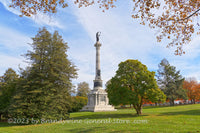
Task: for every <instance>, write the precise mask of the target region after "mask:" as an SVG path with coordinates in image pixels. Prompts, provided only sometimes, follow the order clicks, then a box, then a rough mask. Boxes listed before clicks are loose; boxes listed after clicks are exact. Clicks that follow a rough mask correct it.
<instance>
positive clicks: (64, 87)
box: [10, 28, 77, 119]
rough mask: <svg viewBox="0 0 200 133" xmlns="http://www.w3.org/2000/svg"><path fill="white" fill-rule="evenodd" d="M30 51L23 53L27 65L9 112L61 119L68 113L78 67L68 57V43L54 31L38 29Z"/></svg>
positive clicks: (17, 114) (16, 114) (18, 114)
mask: <svg viewBox="0 0 200 133" xmlns="http://www.w3.org/2000/svg"><path fill="white" fill-rule="evenodd" d="M32 40H33V43H32V44H31V46H32V48H33V51H28V52H27V54H26V55H25V56H26V57H27V59H29V60H30V64H31V65H30V66H31V67H29V68H27V69H26V70H25V71H22V78H23V79H22V80H21V82H20V84H21V85H20V88H19V89H18V93H17V95H16V96H15V97H14V99H13V104H12V106H11V109H10V110H11V111H10V113H11V114H13V115H15V116H18V117H21V116H23V117H24V116H26V117H28V118H32V117H34V118H46V119H47V118H51V119H60V118H66V117H68V116H69V114H68V111H69V110H70V103H71V102H70V99H71V97H70V92H71V89H72V83H71V80H72V79H73V78H76V77H77V72H76V71H77V69H76V67H75V66H74V65H73V63H72V62H71V61H70V60H69V59H68V58H67V54H66V52H67V49H68V46H67V43H65V42H64V41H63V39H62V37H61V36H60V35H59V34H58V32H57V31H55V32H54V33H53V34H51V33H50V32H49V31H47V29H46V28H43V29H40V30H39V32H38V33H37V35H36V36H35V37H34V38H32Z"/></svg>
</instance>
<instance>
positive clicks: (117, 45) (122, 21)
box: [0, 0, 200, 88]
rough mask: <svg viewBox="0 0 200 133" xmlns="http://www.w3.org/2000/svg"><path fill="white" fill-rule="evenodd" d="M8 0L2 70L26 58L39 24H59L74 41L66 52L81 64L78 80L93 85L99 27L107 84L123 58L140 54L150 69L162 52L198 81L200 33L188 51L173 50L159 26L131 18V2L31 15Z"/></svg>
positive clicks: (4, 2)
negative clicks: (160, 38) (108, 7)
mask: <svg viewBox="0 0 200 133" xmlns="http://www.w3.org/2000/svg"><path fill="white" fill-rule="evenodd" d="M8 5H9V3H8V0H0V75H3V73H4V72H5V70H6V69H7V68H9V67H11V68H13V69H14V70H16V71H18V68H19V66H20V67H23V68H25V66H27V64H26V63H25V62H24V61H25V58H24V57H23V56H21V55H23V54H25V53H26V52H27V50H31V47H30V46H29V45H28V43H31V37H34V36H35V35H36V34H37V31H38V30H39V28H42V27H44V26H45V27H47V29H48V30H49V31H50V32H54V31H55V30H57V31H58V32H59V34H60V35H62V37H63V39H64V40H65V41H66V42H68V46H69V47H70V48H69V50H68V52H67V54H68V55H69V59H70V60H71V61H72V62H73V63H74V64H75V65H76V66H77V68H78V69H79V71H78V78H77V79H75V80H73V83H74V84H75V85H76V84H77V83H79V82H83V81H86V82H88V83H89V84H90V88H92V87H93V79H94V77H95V75H94V74H95V47H94V43H95V40H96V38H95V34H96V32H97V31H101V37H100V42H101V43H102V47H101V69H102V79H103V81H104V84H105V83H106V81H108V80H109V79H110V78H111V77H112V76H114V75H115V71H116V70H117V68H118V64H119V63H120V62H121V61H125V60H127V59H138V60H139V61H141V62H142V63H143V64H145V65H146V66H147V67H148V69H149V70H150V71H157V69H158V64H159V63H160V61H161V60H162V59H163V58H166V59H167V60H168V61H169V63H170V64H171V65H173V66H175V67H176V68H177V70H180V71H181V74H182V75H183V76H184V77H195V78H196V79H197V80H198V81H200V69H199V68H200V62H199V60H200V56H199V55H200V45H199V44H200V39H199V37H194V38H193V39H192V41H191V43H190V44H187V45H186V46H185V47H184V50H185V51H186V54H185V55H182V56H175V55H174V48H170V49H168V48H166V45H167V43H168V42H167V41H164V42H161V43H157V41H156V35H157V33H156V31H155V30H153V29H150V28H149V27H148V26H142V25H140V24H139V22H138V21H136V20H133V19H132V18H131V13H132V3H131V1H130V2H127V1H119V2H117V8H114V9H111V10H109V11H106V12H105V13H103V12H102V11H101V9H98V8H97V7H98V6H97V5H93V6H91V7H87V8H77V6H76V5H74V4H72V3H69V7H67V8H65V9H59V11H58V13H57V14H54V15H50V16H49V15H48V14H42V13H39V14H38V15H37V16H33V17H31V18H28V17H19V14H20V13H19V11H18V10H16V9H11V8H9V7H8Z"/></svg>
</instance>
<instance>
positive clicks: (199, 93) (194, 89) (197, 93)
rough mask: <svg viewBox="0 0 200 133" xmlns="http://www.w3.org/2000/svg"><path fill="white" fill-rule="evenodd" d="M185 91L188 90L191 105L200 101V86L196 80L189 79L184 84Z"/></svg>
mask: <svg viewBox="0 0 200 133" xmlns="http://www.w3.org/2000/svg"><path fill="white" fill-rule="evenodd" d="M183 89H185V90H186V92H187V96H188V98H189V99H190V100H191V103H193V104H195V102H196V101H197V100H199V99H200V84H199V83H198V82H197V81H196V80H195V79H194V78H188V79H186V80H185V81H184V82H183Z"/></svg>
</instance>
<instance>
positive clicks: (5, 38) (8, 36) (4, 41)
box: [0, 25, 32, 50]
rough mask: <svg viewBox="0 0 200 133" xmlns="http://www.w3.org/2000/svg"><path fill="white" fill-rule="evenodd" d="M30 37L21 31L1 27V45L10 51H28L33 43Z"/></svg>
mask: <svg viewBox="0 0 200 133" xmlns="http://www.w3.org/2000/svg"><path fill="white" fill-rule="evenodd" d="M31 42H32V40H31V38H30V37H28V36H26V35H23V34H22V33H20V32H19V31H16V30H14V29H11V28H8V27H5V26H2V25H0V45H1V46H3V47H5V48H7V49H10V50H20V49H21V48H23V49H28V48H30V46H29V45H28V44H27V43H31Z"/></svg>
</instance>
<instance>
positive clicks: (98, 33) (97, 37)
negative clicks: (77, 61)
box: [96, 32, 101, 42]
mask: <svg viewBox="0 0 200 133" xmlns="http://www.w3.org/2000/svg"><path fill="white" fill-rule="evenodd" d="M100 35H101V32H97V33H96V39H97V42H98V41H99V36H100Z"/></svg>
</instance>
